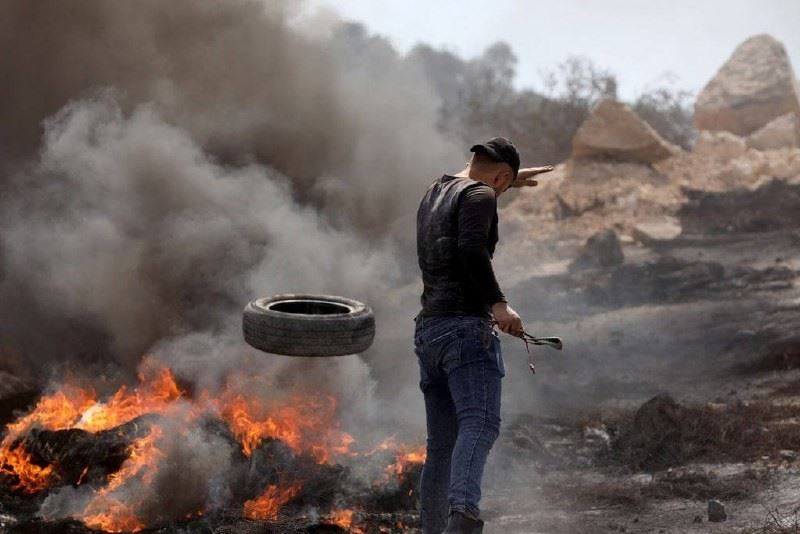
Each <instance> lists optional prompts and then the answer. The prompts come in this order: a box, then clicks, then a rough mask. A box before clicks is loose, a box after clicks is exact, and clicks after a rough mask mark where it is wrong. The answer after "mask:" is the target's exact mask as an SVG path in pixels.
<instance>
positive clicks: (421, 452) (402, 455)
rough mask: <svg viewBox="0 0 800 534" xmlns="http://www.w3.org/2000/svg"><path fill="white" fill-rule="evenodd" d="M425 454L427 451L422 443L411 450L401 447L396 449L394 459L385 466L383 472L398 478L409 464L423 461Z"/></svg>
mask: <svg viewBox="0 0 800 534" xmlns="http://www.w3.org/2000/svg"><path fill="white" fill-rule="evenodd" d="M426 456H427V451H426V449H425V446H424V445H422V446H420V447H418V448H416V449H411V450H408V449H405V450H404V449H403V448H401V449H399V450H398V451H397V454H396V456H395V461H394V462H393V463H391V464H389V465H388V466H386V469H385V473H386V474H387V475H395V476H396V477H397V478H398V479H399V478H401V477H402V476H403V473H405V472H407V471H408V468H409V467H410V466H411V465H414V464H420V463H423V462H424V461H425V457H426Z"/></svg>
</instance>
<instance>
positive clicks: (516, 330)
mask: <svg viewBox="0 0 800 534" xmlns="http://www.w3.org/2000/svg"><path fill="white" fill-rule="evenodd" d="M492 315H494V320H495V321H496V322H497V326H498V328H500V330H502V331H503V332H505V333H506V334H510V335H512V336H516V337H519V336H520V335H521V334H522V319H520V317H519V314H517V312H515V311H514V308H512V307H511V306H509V305H508V303H507V302H497V303H495V304H493V305H492Z"/></svg>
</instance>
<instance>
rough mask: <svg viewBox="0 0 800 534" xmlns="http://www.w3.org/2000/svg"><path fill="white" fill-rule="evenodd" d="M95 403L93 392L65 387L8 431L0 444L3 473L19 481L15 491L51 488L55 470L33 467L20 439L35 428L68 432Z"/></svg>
mask: <svg viewBox="0 0 800 534" xmlns="http://www.w3.org/2000/svg"><path fill="white" fill-rule="evenodd" d="M93 403H94V393H93V392H92V391H87V390H81V389H79V388H73V387H65V388H64V389H62V390H60V391H57V392H56V393H54V394H52V395H46V396H44V397H42V398H41V399H39V401H38V402H37V403H36V406H34V408H33V410H31V413H29V414H28V415H26V416H24V417H21V418H20V419H18V420H17V421H16V422H14V423H10V424H9V425H8V426H7V427H6V428H7V430H8V433H7V434H6V435H5V437H4V438H3V441H2V443H0V473H2V474H4V475H6V476H10V477H12V478H16V479H17V480H18V482H17V483H16V484H15V485H14V487H13V489H19V490H22V491H24V492H26V493H37V492H39V491H42V490H44V489H46V488H48V487H49V486H50V483H51V481H52V478H53V466H49V465H48V466H44V467H42V466H40V465H37V464H34V463H32V462H31V455H30V454H29V453H28V452H27V451H26V450H25V448H24V447H23V446H22V445H19V444H15V442H16V441H17V439H18V438H19V437H20V436H21V435H22V434H23V433H25V432H27V431H28V430H30V429H31V428H33V427H34V426H38V427H42V428H48V429H51V430H60V429H64V428H69V427H70V426H71V425H72V423H73V422H74V421H75V420H76V419H77V418H78V417H80V414H81V413H82V412H83V410H85V409H86V408H87V407H89V406H91V405H92V404H93Z"/></svg>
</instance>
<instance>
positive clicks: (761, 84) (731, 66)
mask: <svg viewBox="0 0 800 534" xmlns="http://www.w3.org/2000/svg"><path fill="white" fill-rule="evenodd" d="M789 112H794V113H800V90H799V89H798V86H797V80H796V78H795V75H794V71H793V70H792V64H791V61H790V60H789V55H788V54H787V53H786V49H785V48H784V46H783V44H781V43H780V41H777V40H776V39H774V38H773V37H770V36H769V35H756V36H754V37H750V38H749V39H747V40H746V41H745V42H743V43H742V44H740V45H739V46H738V47H737V48H736V50H734V52H733V54H732V55H731V57H730V58H729V59H728V61H726V62H725V64H724V65H722V67H721V68H720V69H719V71H718V72H717V74H716V75H715V76H714V78H712V79H711V81H710V82H708V84H707V85H706V86H705V88H704V89H703V91H702V92H701V93H700V95H699V96H698V97H697V102H695V110H694V123H695V126H696V127H697V129H698V130H725V131H728V132H733V133H735V134H737V135H742V136H745V135H749V134H751V133H753V132H754V131H756V130H758V129H759V128H761V127H762V126H764V125H765V124H767V123H768V122H770V121H771V120H773V119H775V118H777V117H780V116H781V115H785V114H786V113H789Z"/></svg>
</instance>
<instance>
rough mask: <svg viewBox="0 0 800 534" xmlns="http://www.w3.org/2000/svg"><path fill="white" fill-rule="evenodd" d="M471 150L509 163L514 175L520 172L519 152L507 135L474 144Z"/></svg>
mask: <svg viewBox="0 0 800 534" xmlns="http://www.w3.org/2000/svg"><path fill="white" fill-rule="evenodd" d="M469 151H470V152H483V153H484V154H486V155H487V156H489V157H490V158H492V159H493V160H495V161H497V162H502V163H508V165H509V166H510V167H511V168H512V169H514V177H516V176H517V173H518V172H519V152H517V147H515V146H514V145H513V144H512V143H511V141H509V140H508V139H506V138H505V137H493V138H491V139H489V140H488V141H486V142H485V143H481V144H479V145H474V146H473V147H472V148H470V149H469Z"/></svg>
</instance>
